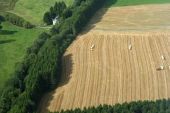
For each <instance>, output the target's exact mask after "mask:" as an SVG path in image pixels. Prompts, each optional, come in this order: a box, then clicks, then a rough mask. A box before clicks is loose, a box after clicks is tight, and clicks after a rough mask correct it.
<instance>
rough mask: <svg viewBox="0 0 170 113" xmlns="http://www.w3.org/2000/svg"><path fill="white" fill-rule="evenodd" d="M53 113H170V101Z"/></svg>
mask: <svg viewBox="0 0 170 113" xmlns="http://www.w3.org/2000/svg"><path fill="white" fill-rule="evenodd" d="M51 113H52V112H51ZM53 113H170V100H157V101H137V102H131V103H123V104H116V105H114V106H111V105H99V106H98V107H89V108H86V107H85V108H84V109H79V108H77V109H74V110H66V111H64V110H61V111H60V112H53Z"/></svg>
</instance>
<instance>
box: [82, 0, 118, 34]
mask: <svg viewBox="0 0 170 113" xmlns="http://www.w3.org/2000/svg"><path fill="white" fill-rule="evenodd" d="M116 2H117V0H108V1H107V2H106V4H105V5H104V6H103V8H101V9H100V10H99V11H97V12H96V14H95V15H94V16H93V18H92V19H91V21H89V23H88V24H87V26H86V27H85V29H84V30H83V32H81V33H80V35H83V34H86V33H88V32H89V31H90V30H92V29H93V28H95V26H96V24H97V23H98V22H100V21H101V19H102V18H103V16H104V14H105V13H106V12H107V11H108V9H109V8H110V7H111V6H112V5H113V4H115V3H116Z"/></svg>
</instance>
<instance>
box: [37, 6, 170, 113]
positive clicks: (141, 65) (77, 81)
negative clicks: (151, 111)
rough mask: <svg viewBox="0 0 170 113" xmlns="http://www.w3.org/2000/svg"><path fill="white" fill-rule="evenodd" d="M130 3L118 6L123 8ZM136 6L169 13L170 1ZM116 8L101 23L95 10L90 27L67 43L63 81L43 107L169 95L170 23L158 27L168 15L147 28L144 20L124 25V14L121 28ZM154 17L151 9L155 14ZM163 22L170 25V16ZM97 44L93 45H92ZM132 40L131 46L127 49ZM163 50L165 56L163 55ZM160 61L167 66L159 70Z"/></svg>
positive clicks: (43, 112)
mask: <svg viewBox="0 0 170 113" xmlns="http://www.w3.org/2000/svg"><path fill="white" fill-rule="evenodd" d="M169 6H170V5H169ZM149 7H151V8H149ZM130 8H131V9H130ZM126 9H127V8H126V7H125V8H124V10H123V9H121V8H120V12H124V11H125V10H126ZM138 9H139V10H140V11H139V15H137V14H138V13H137V11H136V13H135V16H136V17H138V16H139V17H141V16H142V15H141V14H144V13H140V12H144V10H146V9H151V10H150V11H149V12H152V10H153V12H156V11H157V12H156V14H158V13H161V14H162V13H163V14H164V13H170V7H168V5H165V7H164V5H154V6H152V5H148V6H146V8H145V7H144V6H139V7H138V8H135V10H138ZM115 10H117V11H118V8H117V9H114V8H112V9H109V10H108V11H107V12H106V14H105V15H104V16H103V17H102V18H101V21H99V22H98V23H95V20H96V19H95V18H96V16H95V17H94V18H93V19H92V21H91V22H90V24H89V26H88V27H87V28H92V29H90V30H89V31H88V30H87V31H86V33H84V34H83V33H82V34H81V35H80V36H78V37H77V39H76V40H75V41H74V42H73V43H72V44H71V45H70V47H69V48H68V49H67V51H66V52H65V54H64V56H63V76H62V79H61V83H60V84H59V86H58V87H57V88H56V90H55V91H53V92H50V93H48V94H46V95H45V96H44V98H43V99H42V101H41V105H40V107H39V108H40V109H39V112H41V113H47V111H59V110H61V109H73V108H77V107H79V108H83V107H89V106H97V105H99V104H110V105H114V104H116V103H123V102H131V101H137V100H157V99H167V98H170V76H169V75H170V69H169V66H170V29H165V30H164V29H162V27H160V26H161V25H162V23H161V22H164V19H165V21H166V18H164V17H162V18H161V17H159V22H158V21H156V20H155V22H152V23H149V22H148V23H147V24H148V26H150V25H152V26H155V29H152V28H149V29H147V30H146V29H143V28H145V27H146V26H145V24H146V23H145V22H144V23H145V24H144V25H143V26H142V24H141V25H140V27H141V30H140V29H139V27H136V26H133V25H132V26H131V28H133V29H135V30H131V28H130V29H129V30H128V29H127V30H126V31H123V29H126V27H127V26H126V24H125V26H123V24H122V23H121V21H122V19H120V24H118V23H117V25H116V26H121V29H122V30H121V31H120V30H119V28H118V29H116V27H115V26H110V25H113V24H115V23H114V21H118V20H114V18H112V16H113V17H114V16H117V14H118V12H117V13H116V14H115V12H114V11H115ZM128 10H130V11H132V12H133V10H134V7H128ZM155 10H156V11H155ZM112 11H113V13H112ZM168 11H169V12H168ZM107 14H109V15H107ZM96 15H99V14H98V13H97V14H96ZM110 15H112V16H110ZM129 15H131V13H129ZM150 16H151V15H149V16H145V17H146V18H149V17H150ZM120 17H121V16H120ZM130 17H132V15H131V16H130ZM154 17H155V15H154V14H152V17H151V18H154ZM117 18H118V16H117ZM168 18H169V17H168ZM128 19H129V18H127V20H128ZM153 21H154V19H153ZM140 22H142V21H141V20H140ZM106 23H110V24H106ZM131 23H135V24H134V25H136V23H138V22H137V20H131ZM165 23H166V24H167V25H168V24H169V25H170V22H169V21H166V22H164V24H165ZM91 26H92V27H91ZM103 26H104V27H103ZM102 28H104V29H105V28H106V29H108V30H102ZM114 29H115V30H114ZM93 44H94V45H95V47H94V49H93V50H91V49H90V47H91V46H92V45H93ZM130 44H131V45H132V50H129V49H128V46H129V45H130ZM162 55H163V56H165V60H162V59H161V56H162ZM161 65H163V66H164V67H165V69H164V70H160V71H157V70H156V69H157V68H158V67H159V66H161Z"/></svg>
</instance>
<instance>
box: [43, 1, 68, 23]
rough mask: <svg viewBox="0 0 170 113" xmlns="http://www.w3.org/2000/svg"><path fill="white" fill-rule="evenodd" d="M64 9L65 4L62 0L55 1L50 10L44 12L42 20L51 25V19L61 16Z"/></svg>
mask: <svg viewBox="0 0 170 113" xmlns="http://www.w3.org/2000/svg"><path fill="white" fill-rule="evenodd" d="M65 9H66V4H65V3H64V2H63V1H62V2H56V3H55V5H54V7H51V8H50V10H49V11H48V12H46V13H45V14H44V18H43V20H44V22H45V23H46V24H47V25H51V24H52V21H53V19H55V18H56V17H62V16H63V12H64V10H65Z"/></svg>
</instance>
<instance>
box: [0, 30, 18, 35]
mask: <svg viewBox="0 0 170 113" xmlns="http://www.w3.org/2000/svg"><path fill="white" fill-rule="evenodd" d="M16 32H17V31H9V30H0V35H12V34H15V33H16Z"/></svg>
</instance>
